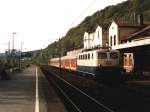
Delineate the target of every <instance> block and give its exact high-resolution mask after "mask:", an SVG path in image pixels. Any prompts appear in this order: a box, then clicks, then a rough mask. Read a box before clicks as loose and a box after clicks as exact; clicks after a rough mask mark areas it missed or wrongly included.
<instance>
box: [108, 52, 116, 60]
mask: <svg viewBox="0 0 150 112" xmlns="http://www.w3.org/2000/svg"><path fill="white" fill-rule="evenodd" d="M110 58H111V59H117V58H118V53H117V52H111V53H110Z"/></svg>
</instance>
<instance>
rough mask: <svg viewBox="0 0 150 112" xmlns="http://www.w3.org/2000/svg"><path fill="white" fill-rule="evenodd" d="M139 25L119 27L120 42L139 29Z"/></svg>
mask: <svg viewBox="0 0 150 112" xmlns="http://www.w3.org/2000/svg"><path fill="white" fill-rule="evenodd" d="M139 30H140V29H139V27H120V28H119V38H120V39H119V44H121V41H122V40H123V39H125V38H126V37H127V36H128V35H130V34H132V33H135V32H137V31H139Z"/></svg>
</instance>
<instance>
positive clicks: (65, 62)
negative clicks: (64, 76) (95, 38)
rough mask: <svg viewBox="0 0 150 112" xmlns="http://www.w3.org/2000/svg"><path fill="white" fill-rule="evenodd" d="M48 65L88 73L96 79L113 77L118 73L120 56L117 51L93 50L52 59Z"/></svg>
mask: <svg viewBox="0 0 150 112" xmlns="http://www.w3.org/2000/svg"><path fill="white" fill-rule="evenodd" d="M49 65H51V66H55V67H61V68H64V69H71V70H76V71H79V72H83V73H89V74H92V75H93V76H96V77H99V76H100V77H102V76H106V77H107V76H110V75H111V76H114V75H116V73H119V71H120V54H119V51H117V50H110V49H95V50H89V51H82V52H81V53H78V54H76V55H71V56H63V57H61V58H52V59H50V60H49Z"/></svg>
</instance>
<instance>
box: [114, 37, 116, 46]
mask: <svg viewBox="0 0 150 112" xmlns="http://www.w3.org/2000/svg"><path fill="white" fill-rule="evenodd" d="M114 45H116V35H115V36H114Z"/></svg>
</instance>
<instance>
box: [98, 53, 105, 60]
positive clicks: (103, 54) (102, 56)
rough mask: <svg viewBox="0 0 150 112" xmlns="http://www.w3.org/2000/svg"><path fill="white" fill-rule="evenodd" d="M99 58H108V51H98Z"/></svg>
mask: <svg viewBox="0 0 150 112" xmlns="http://www.w3.org/2000/svg"><path fill="white" fill-rule="evenodd" d="M98 58H99V59H106V58H107V53H106V52H99V53H98Z"/></svg>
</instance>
